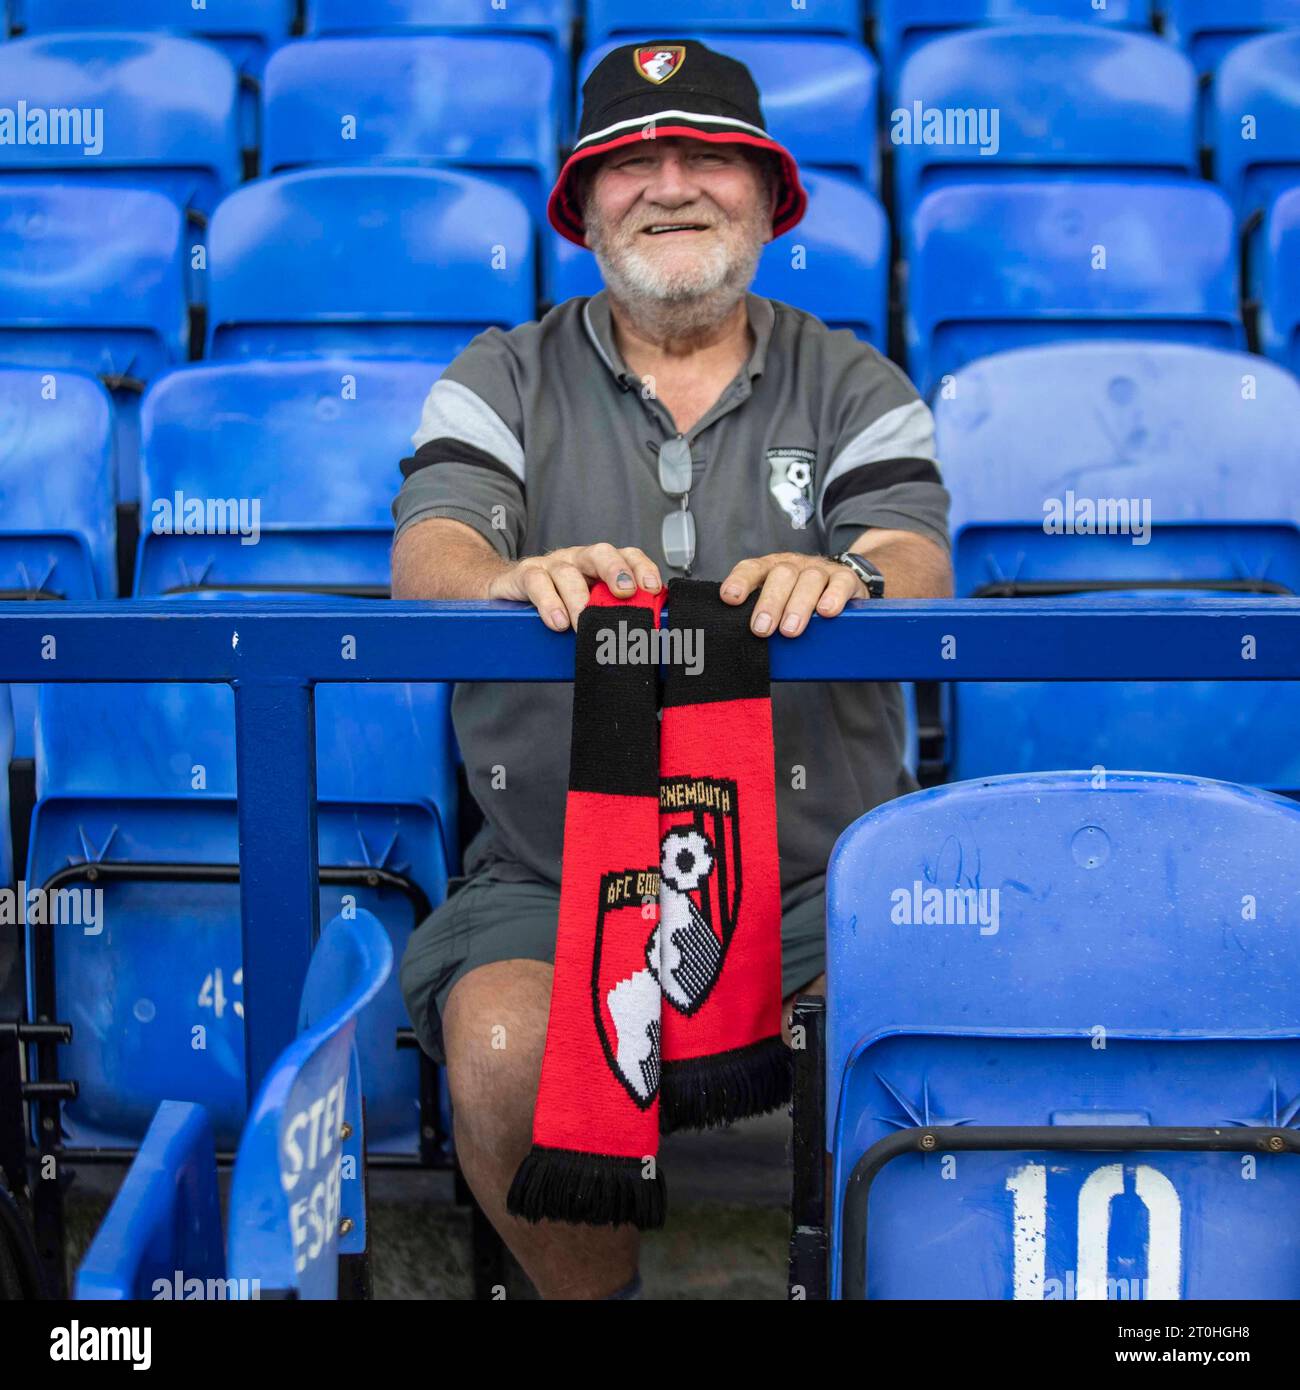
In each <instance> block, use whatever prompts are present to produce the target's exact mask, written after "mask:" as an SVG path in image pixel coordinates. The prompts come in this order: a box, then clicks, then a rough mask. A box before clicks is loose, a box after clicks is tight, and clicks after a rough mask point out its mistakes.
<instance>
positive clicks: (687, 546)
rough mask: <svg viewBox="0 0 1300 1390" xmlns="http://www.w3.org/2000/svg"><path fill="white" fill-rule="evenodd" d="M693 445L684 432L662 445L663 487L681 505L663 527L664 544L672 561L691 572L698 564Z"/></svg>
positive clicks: (660, 533)
mask: <svg viewBox="0 0 1300 1390" xmlns="http://www.w3.org/2000/svg"><path fill="white" fill-rule="evenodd" d="M691 482H692V477H691V446H690V445H689V444H688V443H687V442H686V438H685V436H684V435H680V434H679V435H678V436H677V437H676V438H675V439H666V440H664V442H663V443H662V444H660V446H659V486H660V487H661V488H662V489H663V490H664V492H666V493H667V494H668V496H669V497H676V498H679V499H680V501H681V505H680V507H679V508H678V509H677V510H675V511H671V512H669V513H668V515H667V516H666V517H664V520H663V526H662V527H661V528H660V532H659V536H660V543H661V544H662V546H663V552H664V559H665V560H666V561H667V562H668V564H669V565H670V566H671V567H672V568H673V569H677V570H682V571H683V572H684V573H685V574H690V572H691V566H692V565H693V564H694V563H695V518H694V517H693V516H692V515H691V511H690V501H691Z"/></svg>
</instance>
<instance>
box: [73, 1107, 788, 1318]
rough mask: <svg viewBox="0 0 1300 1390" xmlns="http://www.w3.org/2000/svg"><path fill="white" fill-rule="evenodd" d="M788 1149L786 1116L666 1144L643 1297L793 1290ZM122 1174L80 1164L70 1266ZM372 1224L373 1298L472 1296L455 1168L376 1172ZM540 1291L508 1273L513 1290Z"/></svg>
mask: <svg viewBox="0 0 1300 1390" xmlns="http://www.w3.org/2000/svg"><path fill="white" fill-rule="evenodd" d="M789 1148H790V1119H789V1116H788V1114H785V1113H778V1114H776V1115H768V1116H764V1117H762V1118H760V1119H756V1120H747V1121H745V1122H744V1123H742V1124H738V1125H733V1126H731V1127H730V1128H729V1129H725V1130H715V1131H711V1132H708V1133H704V1134H677V1135H673V1136H671V1137H669V1138H668V1139H666V1140H665V1141H664V1143H663V1147H662V1150H661V1153H660V1159H661V1162H662V1165H663V1171H664V1175H665V1178H666V1180H667V1183H668V1191H669V1199H668V1212H669V1215H668V1223H667V1225H666V1226H665V1228H664V1229H663V1230H661V1231H652V1232H648V1233H647V1234H646V1235H645V1237H644V1239H643V1245H642V1258H641V1277H642V1282H643V1285H644V1296H645V1297H646V1298H654V1299H769V1298H771V1299H784V1298H785V1296H786V1289H785V1282H786V1247H787V1243H788V1241H789V1237H790V1218H789V1211H788V1207H789V1200H790V1162H789ZM122 1173H123V1170H122V1169H120V1168H106V1167H94V1166H87V1167H86V1168H84V1169H82V1170H80V1171H79V1173H78V1175H77V1179H76V1182H75V1183H74V1185H73V1188H72V1190H71V1192H70V1193H69V1194H68V1199H67V1207H66V1212H67V1228H68V1244H69V1259H70V1267H73V1268H75V1264H76V1262H77V1261H78V1260H79V1259H80V1256H81V1253H82V1252H83V1251H84V1250H85V1248H86V1246H87V1244H88V1243H89V1241H90V1239H91V1237H92V1235H93V1233H94V1230H95V1228H96V1227H97V1225H98V1223H99V1221H100V1219H101V1217H102V1215H103V1213H104V1211H105V1210H106V1209H107V1206H108V1204H109V1202H110V1201H111V1200H112V1196H113V1193H114V1192H115V1191H116V1187H117V1184H118V1183H119V1182H120V1180H121V1177H122ZM224 1187H225V1184H224V1183H223V1199H224V1195H225V1193H224ZM370 1221H371V1232H372V1235H371V1249H372V1264H373V1274H374V1286H375V1297H376V1298H383V1299H438V1300H446V1299H468V1298H470V1297H471V1293H472V1270H471V1264H470V1238H469V1231H470V1216H469V1211H468V1209H467V1208H465V1207H459V1206H457V1205H456V1203H455V1201H454V1197H453V1180H452V1176H451V1174H450V1173H436V1172H424V1171H419V1170H387V1171H385V1170H372V1173H371V1178H370ZM512 1263H513V1262H512ZM535 1296H536V1295H535V1294H534V1292H533V1290H532V1289H531V1287H530V1286H529V1285H528V1282H527V1280H526V1279H524V1277H523V1275H522V1274H521V1273H520V1272H519V1270H518V1269H517V1268H514V1269H512V1271H511V1273H510V1274H509V1275H508V1277H507V1282H506V1297H507V1298H525V1299H528V1298H534V1297H535Z"/></svg>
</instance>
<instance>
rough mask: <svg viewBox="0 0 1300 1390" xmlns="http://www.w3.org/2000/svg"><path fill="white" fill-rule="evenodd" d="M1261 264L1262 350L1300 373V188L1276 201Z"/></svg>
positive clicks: (1270, 212)
mask: <svg viewBox="0 0 1300 1390" xmlns="http://www.w3.org/2000/svg"><path fill="white" fill-rule="evenodd" d="M1258 261H1259V264H1258V268H1257V271H1256V275H1257V283H1258V284H1259V286H1260V288H1259V291H1258V299H1259V302H1260V310H1259V340H1260V346H1261V347H1262V348H1263V349H1264V351H1265V352H1266V353H1267V354H1268V355H1269V356H1270V357H1271V358H1273V360H1274V361H1276V362H1281V363H1284V364H1285V365H1286V366H1288V367H1290V369H1291V370H1292V371H1293V372H1300V188H1293V189H1291V190H1290V191H1289V192H1286V193H1280V194H1278V196H1277V197H1276V198H1275V199H1274V200H1273V206H1272V207H1271V208H1270V209H1269V210H1268V215H1267V217H1266V218H1265V220H1264V233H1263V245H1262V248H1261V255H1260V256H1259V257H1258Z"/></svg>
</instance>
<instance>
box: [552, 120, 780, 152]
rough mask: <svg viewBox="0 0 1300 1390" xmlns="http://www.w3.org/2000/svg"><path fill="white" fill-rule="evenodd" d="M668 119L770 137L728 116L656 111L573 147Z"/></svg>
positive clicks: (752, 126) (753, 126)
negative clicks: (675, 118)
mask: <svg viewBox="0 0 1300 1390" xmlns="http://www.w3.org/2000/svg"><path fill="white" fill-rule="evenodd" d="M670 117H677V118H678V119H685V120H688V121H695V122H696V123H697V124H699V125H725V126H731V127H733V128H735V129H737V130H748V131H750V132H751V133H752V134H754V135H759V136H762V138H763V139H764V140H770V139H771V138H772V137H771V136H770V135H769V134H768V133H767V131H765V130H763V129H762V128H761V127H760V126H756V125H750V124H749V122H748V121H736V120H733V119H732V118H731V117H730V116H705V115H702V114H701V113H700V112H698V111H656V112H655V114H654V115H653V116H634V117H633V118H632V119H631V120H629V121H616V122H615V123H614V124H613V125H610V126H606V127H605V129H604V130H596V131H593V132H592V133H591V134H590V135H587V136H584V137H583V138H582V139H581V140H579V141H578V143H577V144H576V145H575V146H574V147H573V148H574V149H575V150H580V149H581V148H582V147H583V146H584V145H589V144H591V142H592V141H593V140H603V139H604V138H605V137H606V136H607V135H613V134H614V132H615V131H618V130H627V129H630V128H631V127H632V126H645V125H652V124H654V123H655V122H658V121H667V120H668V119H669V118H670Z"/></svg>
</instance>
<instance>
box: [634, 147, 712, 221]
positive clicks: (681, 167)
mask: <svg viewBox="0 0 1300 1390" xmlns="http://www.w3.org/2000/svg"><path fill="white" fill-rule="evenodd" d="M699 191H700V190H699V184H698V183H697V181H696V179H695V177H694V175H693V173H692V172H691V166H690V164H689V163H688V162H687V161H686V160H685V159H683V158H682V156H681V153H680V152H679V151H677V150H667V151H665V152H664V153H663V155H662V156H661V158H660V160H659V162H658V164H656V166H655V169H654V173H653V174H652V175H651V177H650V182H649V183H648V184H647V185H646V188H645V198H646V201H647V202H651V203H658V204H660V206H662V207H680V206H681V205H682V204H683V203H690V202H693V201H694V200H695V199H696V198H697V197H698V196H699Z"/></svg>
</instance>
